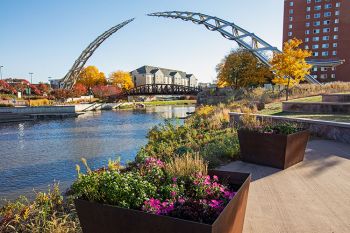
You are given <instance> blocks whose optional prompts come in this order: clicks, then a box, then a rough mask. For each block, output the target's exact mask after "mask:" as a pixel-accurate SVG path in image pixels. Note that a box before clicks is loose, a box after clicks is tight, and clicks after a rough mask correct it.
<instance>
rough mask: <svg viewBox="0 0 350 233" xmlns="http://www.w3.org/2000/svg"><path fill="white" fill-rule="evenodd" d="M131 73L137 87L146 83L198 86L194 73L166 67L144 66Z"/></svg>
mask: <svg viewBox="0 0 350 233" xmlns="http://www.w3.org/2000/svg"><path fill="white" fill-rule="evenodd" d="M130 73H131V76H132V79H133V82H134V85H135V86H136V87H137V86H142V85H146V84H176V85H183V86H191V87H196V86H197V78H196V77H195V76H194V75H193V74H187V73H186V72H183V71H178V70H171V69H164V68H159V67H154V66H142V67H140V68H138V69H136V70H134V71H131V72H130Z"/></svg>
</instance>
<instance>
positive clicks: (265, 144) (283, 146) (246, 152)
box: [238, 130, 310, 169]
mask: <svg viewBox="0 0 350 233" xmlns="http://www.w3.org/2000/svg"><path fill="white" fill-rule="evenodd" d="M309 137H310V132H309V131H308V130H304V131H300V132H297V133H294V134H289V135H282V134H270V133H260V132H256V131H248V130H238V139H239V145H240V147H241V159H242V160H243V161H245V162H250V163H256V164H260V165H267V166H270V167H275V168H279V169H286V168H288V167H290V166H293V165H294V164H297V163H299V162H301V161H303V159H304V154H305V149H306V144H307V142H308V140H309Z"/></svg>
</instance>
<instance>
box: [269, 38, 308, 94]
mask: <svg viewBox="0 0 350 233" xmlns="http://www.w3.org/2000/svg"><path fill="white" fill-rule="evenodd" d="M302 43H303V42H302V41H301V40H298V39H296V38H294V39H292V40H289V41H288V42H285V43H284V45H283V52H282V53H274V55H273V58H272V60H271V65H272V67H271V70H272V71H273V72H274V73H275V78H274V79H273V80H272V82H274V83H276V84H279V85H284V86H285V87H286V100H288V94H289V88H290V87H292V86H294V85H297V84H299V82H300V81H303V80H304V79H305V76H306V75H308V74H310V69H311V67H312V66H311V65H309V64H307V63H306V58H308V57H310V56H311V52H310V51H308V50H303V49H301V48H300V45H301V44H302Z"/></svg>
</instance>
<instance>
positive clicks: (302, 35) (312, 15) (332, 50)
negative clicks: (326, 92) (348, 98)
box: [283, 0, 350, 82]
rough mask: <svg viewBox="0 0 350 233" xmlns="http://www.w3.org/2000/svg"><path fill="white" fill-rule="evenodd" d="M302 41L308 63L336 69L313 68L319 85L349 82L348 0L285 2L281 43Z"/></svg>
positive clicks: (349, 31) (349, 7)
mask: <svg viewBox="0 0 350 233" xmlns="http://www.w3.org/2000/svg"><path fill="white" fill-rule="evenodd" d="M292 38H298V39H301V40H303V42H304V43H303V45H302V46H303V48H305V49H309V50H311V51H312V57H310V58H309V59H310V60H315V61H318V62H324V63H325V64H326V63H329V64H332V63H334V62H337V61H341V60H345V62H344V63H343V64H342V65H339V66H337V67H330V66H326V65H325V66H323V67H314V68H312V71H311V75H313V77H314V78H316V79H317V80H318V81H321V82H327V81H348V82H350V0H284V29H283V41H288V40H289V39H292Z"/></svg>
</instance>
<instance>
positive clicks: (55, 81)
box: [49, 79, 61, 89]
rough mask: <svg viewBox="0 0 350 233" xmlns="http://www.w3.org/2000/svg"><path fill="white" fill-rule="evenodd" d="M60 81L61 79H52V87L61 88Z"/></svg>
mask: <svg viewBox="0 0 350 233" xmlns="http://www.w3.org/2000/svg"><path fill="white" fill-rule="evenodd" d="M60 81H61V79H50V80H49V82H50V86H51V88H52V89H59V88H60Z"/></svg>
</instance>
